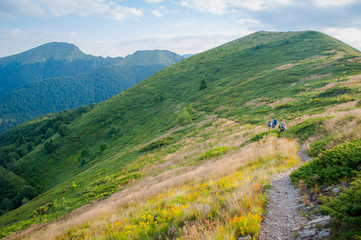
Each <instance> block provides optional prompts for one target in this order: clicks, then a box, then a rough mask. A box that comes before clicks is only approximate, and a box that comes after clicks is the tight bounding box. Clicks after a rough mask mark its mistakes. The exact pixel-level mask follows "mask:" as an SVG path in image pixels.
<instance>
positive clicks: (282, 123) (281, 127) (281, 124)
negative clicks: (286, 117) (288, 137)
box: [280, 122, 285, 130]
mask: <svg viewBox="0 0 361 240" xmlns="http://www.w3.org/2000/svg"><path fill="white" fill-rule="evenodd" d="M280 129H282V130H284V129H285V123H284V122H280Z"/></svg>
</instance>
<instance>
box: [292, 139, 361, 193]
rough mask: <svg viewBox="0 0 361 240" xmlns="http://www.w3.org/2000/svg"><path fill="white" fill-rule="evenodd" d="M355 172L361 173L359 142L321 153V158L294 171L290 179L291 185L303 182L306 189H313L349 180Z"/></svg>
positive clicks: (345, 144) (360, 146)
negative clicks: (316, 186) (344, 179)
mask: <svg viewBox="0 0 361 240" xmlns="http://www.w3.org/2000/svg"><path fill="white" fill-rule="evenodd" d="M357 171H361V141H356V142H349V143H344V144H342V145H339V146H336V147H333V148H332V149H330V150H325V151H323V152H322V155H321V156H319V157H318V158H315V159H313V160H312V161H310V162H308V163H306V164H305V165H303V166H302V167H300V168H299V169H297V170H296V171H294V172H293V173H292V174H291V176H290V177H291V180H292V182H293V183H298V182H299V181H300V180H303V181H304V183H305V184H306V186H307V187H313V186H315V185H324V184H336V183H338V182H339V181H340V180H341V179H343V178H347V179H350V178H352V177H355V176H356V173H357Z"/></svg>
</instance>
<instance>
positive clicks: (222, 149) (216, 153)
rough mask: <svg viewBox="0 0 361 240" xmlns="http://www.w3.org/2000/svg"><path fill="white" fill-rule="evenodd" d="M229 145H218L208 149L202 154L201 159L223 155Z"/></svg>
mask: <svg viewBox="0 0 361 240" xmlns="http://www.w3.org/2000/svg"><path fill="white" fill-rule="evenodd" d="M229 149H230V148H229V147H224V146H222V147H216V148H214V149H211V150H208V151H206V152H205V153H204V154H203V155H202V156H200V158H199V160H205V159H210V158H212V157H217V156H222V155H224V154H226V153H227V152H228V150H229Z"/></svg>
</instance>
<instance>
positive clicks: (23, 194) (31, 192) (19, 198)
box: [15, 186, 38, 206]
mask: <svg viewBox="0 0 361 240" xmlns="http://www.w3.org/2000/svg"><path fill="white" fill-rule="evenodd" d="M37 195H38V192H37V191H36V189H35V188H33V187H32V186H24V187H23V188H22V189H21V190H20V191H19V192H18V195H16V197H15V204H16V205H17V206H20V205H23V204H24V202H28V201H29V200H31V199H33V198H34V197H36V196H37ZM24 199H26V200H25V201H23V200H24Z"/></svg>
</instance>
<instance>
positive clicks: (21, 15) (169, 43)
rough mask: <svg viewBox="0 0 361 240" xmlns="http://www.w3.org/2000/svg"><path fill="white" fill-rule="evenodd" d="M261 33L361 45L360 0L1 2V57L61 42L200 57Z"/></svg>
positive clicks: (86, 48) (114, 51)
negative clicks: (315, 34)
mask: <svg viewBox="0 0 361 240" xmlns="http://www.w3.org/2000/svg"><path fill="white" fill-rule="evenodd" d="M261 30H265V31H303V30H316V31H321V32H324V33H326V34H329V35H331V36H333V37H335V38H338V39H340V40H341V41H343V42H345V43H347V44H350V45H351V46H353V47H354V48H357V49H359V50H361V0H0V57H4V56H9V55H13V54H17V53H20V52H23V51H26V50H29V49H31V48H34V47H37V46H39V45H42V44H45V43H48V42H54V41H56V42H69V43H73V44H75V45H76V46H78V47H79V48H80V50H82V51H83V52H84V53H86V54H92V55H95V56H103V57H107V56H110V57H117V56H122V57H124V56H126V55H128V54H132V53H133V52H135V51H137V50H151V49H162V50H170V51H173V52H176V53H178V54H181V55H183V54H195V53H199V52H203V51H205V50H208V49H211V48H213V47H216V46H219V45H221V44H224V43H227V42H229V41H232V40H235V39H237V38H241V37H244V36H246V35H248V34H251V33H253V32H256V31H261Z"/></svg>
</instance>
